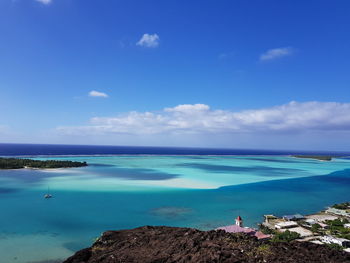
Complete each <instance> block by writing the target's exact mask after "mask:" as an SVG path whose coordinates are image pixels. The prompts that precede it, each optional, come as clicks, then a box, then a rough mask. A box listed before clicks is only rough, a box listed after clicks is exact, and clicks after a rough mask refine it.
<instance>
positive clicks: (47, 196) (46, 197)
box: [44, 187, 52, 199]
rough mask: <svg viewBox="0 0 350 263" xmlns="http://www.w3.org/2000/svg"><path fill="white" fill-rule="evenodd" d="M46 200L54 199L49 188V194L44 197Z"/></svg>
mask: <svg viewBox="0 0 350 263" xmlns="http://www.w3.org/2000/svg"><path fill="white" fill-rule="evenodd" d="M44 198H45V199H49V198H52V194H50V188H49V187H48V188H47V194H45V195H44Z"/></svg>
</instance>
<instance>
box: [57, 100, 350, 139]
mask: <svg viewBox="0 0 350 263" xmlns="http://www.w3.org/2000/svg"><path fill="white" fill-rule="evenodd" d="M58 130H59V131H60V133H64V134H86V135H88V134H90V135H91V134H134V135H147V134H148V135H154V134H216V135H218V134H237V133H241V134H242V133H247V134H261V133H266V132H267V133H281V134H286V133H300V132H309V131H317V132H321V133H322V132H327V131H348V132H349V131H350V103H336V102H304V103H299V102H290V103H288V104H284V105H279V106H275V107H270V108H263V109H251V110H244V111H237V112H235V111H229V110H212V109H210V107H209V106H208V105H205V104H194V105H191V104H185V105H178V106H176V107H173V108H165V109H163V110H162V111H160V112H136V111H133V112H129V113H126V114H120V115H118V116H115V117H94V118H92V119H91V120H90V123H89V124H88V125H85V126H75V127H59V128H58Z"/></svg>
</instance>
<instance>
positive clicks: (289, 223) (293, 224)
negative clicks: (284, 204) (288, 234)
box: [275, 221, 298, 228]
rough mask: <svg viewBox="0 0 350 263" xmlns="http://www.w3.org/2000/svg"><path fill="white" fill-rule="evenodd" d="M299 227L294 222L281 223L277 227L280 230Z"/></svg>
mask: <svg viewBox="0 0 350 263" xmlns="http://www.w3.org/2000/svg"><path fill="white" fill-rule="evenodd" d="M297 225H298V224H297V223H295V222H293V221H292V222H279V223H277V224H276V225H275V226H276V227H278V228H284V227H293V226H297Z"/></svg>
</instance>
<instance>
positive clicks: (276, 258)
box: [64, 226, 350, 263]
mask: <svg viewBox="0 0 350 263" xmlns="http://www.w3.org/2000/svg"><path fill="white" fill-rule="evenodd" d="M82 262H86V263H97V262H101V263H114V262H145V263H147V262H315V263H316V262H317V263H323V262H324V263H330V262H350V254H349V253H346V252H341V251H337V250H334V249H331V248H329V247H327V246H322V245H317V244H312V243H305V242H303V243H301V242H290V243H278V242H277V243H270V242H268V241H258V240H257V238H255V237H252V236H248V235H246V234H231V233H226V232H225V231H223V230H212V231H200V230H197V229H192V228H177V227H165V226H158V227H153V226H144V227H140V228H135V229H130V230H121V231H107V232H105V233H103V235H102V236H101V237H100V238H98V239H97V241H96V242H95V243H94V244H93V245H92V246H91V247H90V248H86V249H83V250H80V251H78V252H77V253H76V254H75V255H74V256H72V257H70V258H68V259H67V260H66V261H64V263H82Z"/></svg>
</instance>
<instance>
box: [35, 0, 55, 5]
mask: <svg viewBox="0 0 350 263" xmlns="http://www.w3.org/2000/svg"><path fill="white" fill-rule="evenodd" d="M35 1H37V2H39V3H42V4H44V5H49V4H51V3H52V0H35Z"/></svg>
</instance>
